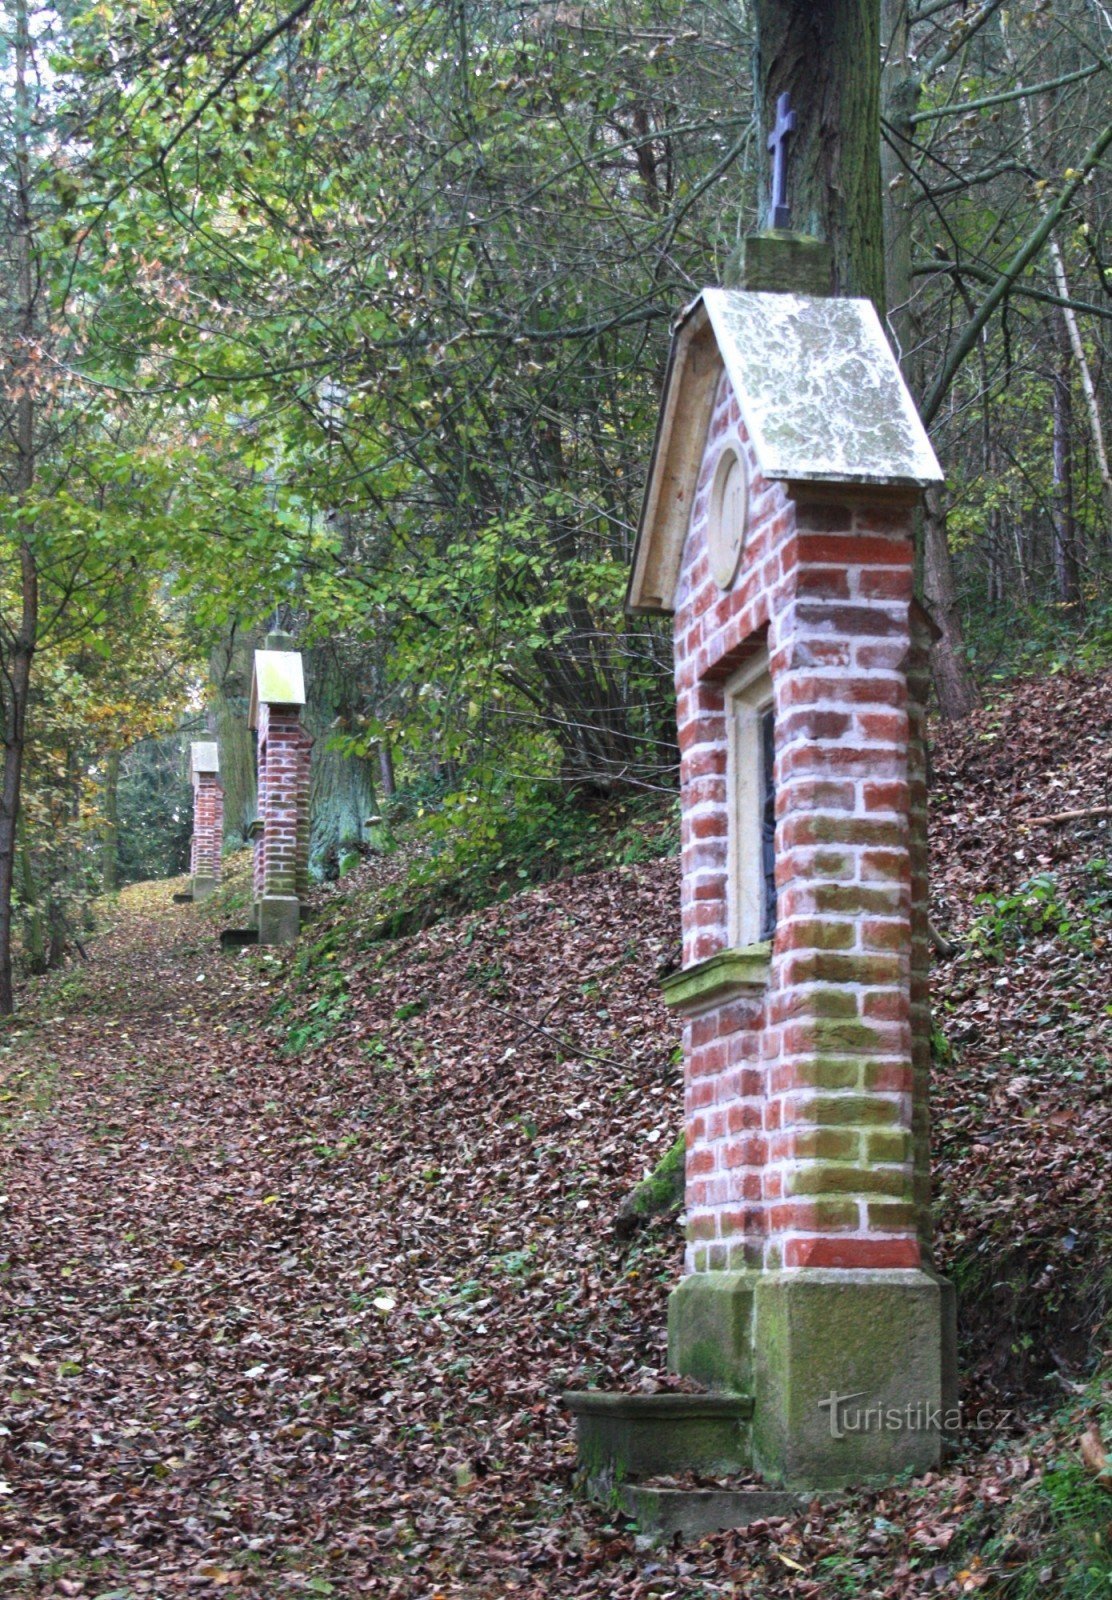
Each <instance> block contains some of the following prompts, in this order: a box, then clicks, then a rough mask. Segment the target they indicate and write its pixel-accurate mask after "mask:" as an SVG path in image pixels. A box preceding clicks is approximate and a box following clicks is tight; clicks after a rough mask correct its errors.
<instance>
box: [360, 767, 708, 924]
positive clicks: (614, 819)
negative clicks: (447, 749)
mask: <svg viewBox="0 0 1112 1600" xmlns="http://www.w3.org/2000/svg"><path fill="white" fill-rule="evenodd" d="M392 812H393V814H392V817H391V823H390V839H391V843H392V845H393V847H394V848H400V849H403V850H407V851H408V852H409V854H410V862H409V866H408V870H407V872H406V873H405V874H404V876H403V877H402V879H401V880H400V881H399V882H398V883H397V884H396V885H393V886H391V890H390V892H389V896H388V900H389V902H392V903H387V904H384V905H383V906H382V907H381V910H380V924H379V926H378V928H377V929H376V935H375V936H376V937H377V938H384V939H393V938H399V937H402V936H404V935H406V934H409V933H415V932H417V931H419V930H420V929H421V928H424V927H428V926H429V925H430V924H431V923H433V922H436V921H439V920H440V919H441V918H442V917H444V916H454V915H457V914H459V913H460V912H465V911H474V910H477V909H479V908H480V907H482V906H485V905H489V904H491V903H494V902H497V901H500V900H508V899H509V898H510V897H511V896H512V895H515V894H518V893H519V892H520V891H521V890H522V889H526V888H529V887H530V886H532V885H535V884H540V883H549V882H552V881H553V880H554V879H557V878H565V877H573V876H575V875H577V874H579V873H582V872H590V871H596V870H600V869H602V868H605V867H614V866H631V865H634V864H636V863H639V862H645V861H655V860H658V859H660V858H661V857H663V856H670V855H675V854H676V853H677V852H678V850H679V811H678V802H677V801H676V799H675V797H674V796H672V795H664V796H661V795H658V794H652V795H648V796H637V797H634V798H623V799H606V800H596V799H590V798H587V797H585V796H583V795H582V794H579V793H575V792H573V793H571V794H568V793H567V792H565V791H563V790H560V789H556V788H551V787H538V788H535V789H532V790H530V791H529V792H528V794H527V795H525V796H522V795H514V794H507V795H505V796H502V797H498V796H495V797H493V798H492V797H487V798H485V799H482V800H480V799H478V798H476V797H475V796H472V795H468V794H464V793H455V794H449V795H445V796H444V797H443V798H442V799H439V800H433V799H430V798H428V797H423V798H422V803H421V804H420V805H418V806H416V807H415V806H414V804H413V800H412V797H410V796H408V795H404V794H403V795H401V796H399V797H398V799H397V801H396V802H395V803H394V805H393V808H392Z"/></svg>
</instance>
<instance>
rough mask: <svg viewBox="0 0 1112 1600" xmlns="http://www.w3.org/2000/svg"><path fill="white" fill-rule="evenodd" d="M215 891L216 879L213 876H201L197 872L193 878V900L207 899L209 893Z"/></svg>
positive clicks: (211, 893)
mask: <svg viewBox="0 0 1112 1600" xmlns="http://www.w3.org/2000/svg"><path fill="white" fill-rule="evenodd" d="M215 893H216V879H215V878H208V877H201V875H200V874H198V875H197V876H196V877H195V878H194V879H193V898H194V900H207V899H208V898H209V896H210V895H213V894H215Z"/></svg>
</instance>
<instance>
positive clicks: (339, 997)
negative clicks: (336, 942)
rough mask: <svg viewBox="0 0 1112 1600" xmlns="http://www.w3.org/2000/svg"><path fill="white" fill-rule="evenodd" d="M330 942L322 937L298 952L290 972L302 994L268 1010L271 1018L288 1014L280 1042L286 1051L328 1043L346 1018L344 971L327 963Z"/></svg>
mask: <svg viewBox="0 0 1112 1600" xmlns="http://www.w3.org/2000/svg"><path fill="white" fill-rule="evenodd" d="M331 942H332V941H331V938H326V939H325V940H324V941H320V942H318V943H317V944H316V945H313V946H310V947H309V948H308V949H306V950H303V951H302V952H301V953H300V954H299V956H298V957H297V960H296V962H295V964H294V973H295V977H296V978H297V980H298V981H299V985H300V988H301V995H302V998H300V999H299V1000H298V1001H297V1002H296V1003H294V1002H293V1001H290V1000H286V1001H279V1002H278V1004H277V1005H275V1007H274V1009H273V1011H272V1013H271V1015H272V1017H273V1018H274V1019H275V1020H280V1019H281V1018H283V1017H285V1016H287V1015H291V1014H292V1019H293V1020H292V1021H291V1022H290V1024H289V1026H288V1028H287V1030H286V1040H285V1045H284V1049H285V1051H286V1054H287V1055H300V1054H301V1053H302V1052H303V1051H306V1050H317V1049H319V1048H320V1047H321V1045H326V1044H328V1042H329V1041H330V1040H331V1039H334V1038H335V1036H336V1034H337V1033H338V1032H339V1030H340V1029H341V1027H342V1026H343V1024H344V1023H345V1021H346V1020H347V1017H348V1013H349V1011H350V1008H351V996H350V994H349V992H348V985H347V979H346V978H345V977H344V974H343V973H342V972H338V971H337V970H336V968H335V967H333V966H330V965H328V963H329V962H330V961H331V959H332V952H331V949H330V948H329V946H330V944H331Z"/></svg>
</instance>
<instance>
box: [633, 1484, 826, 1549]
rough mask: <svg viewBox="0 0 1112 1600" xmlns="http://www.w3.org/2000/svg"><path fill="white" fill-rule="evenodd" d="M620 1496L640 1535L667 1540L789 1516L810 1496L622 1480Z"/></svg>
mask: <svg viewBox="0 0 1112 1600" xmlns="http://www.w3.org/2000/svg"><path fill="white" fill-rule="evenodd" d="M618 1500H619V1502H620V1504H621V1506H622V1509H623V1510H624V1511H625V1513H626V1515H627V1516H630V1517H632V1518H633V1520H634V1521H635V1522H636V1524H637V1526H638V1529H639V1530H640V1531H641V1532H642V1533H648V1534H657V1535H659V1536H660V1537H661V1538H663V1539H671V1538H672V1537H673V1535H675V1534H677V1533H678V1534H679V1535H680V1537H681V1538H684V1539H703V1538H705V1537H706V1535H707V1534H708V1533H720V1532H722V1531H723V1529H725V1528H746V1527H748V1526H749V1524H750V1523H751V1522H760V1521H763V1520H764V1519H765V1518H768V1517H791V1516H794V1515H795V1514H796V1513H797V1512H799V1511H802V1510H804V1509H805V1508H806V1507H807V1506H808V1505H810V1503H811V1497H810V1496H808V1495H802V1494H792V1493H791V1491H790V1490H788V1489H761V1488H752V1489H670V1488H662V1487H657V1486H656V1485H655V1484H648V1483H623V1484H622V1485H621V1486H620V1488H619V1489H618Z"/></svg>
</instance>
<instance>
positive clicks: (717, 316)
mask: <svg viewBox="0 0 1112 1600" xmlns="http://www.w3.org/2000/svg"><path fill="white" fill-rule="evenodd" d="M702 301H703V304H704V305H705V306H706V309H707V315H708V316H709V318H710V324H711V327H712V329H713V330H714V336H715V340H716V342H717V344H718V349H719V351H720V353H721V356H722V360H723V361H724V362H725V365H726V370H727V372H728V373H729V375H730V382H731V383H732V384H733V386H734V391H735V393H736V394H737V397H738V404H739V405H740V407H741V414H742V416H743V418H744V419H745V426H746V429H747V431H748V433H749V436H750V438H751V439H752V441H753V448H754V449H755V451H756V454H757V461H758V463H759V465H760V469H761V473H762V476H764V477H765V478H773V479H787V480H794V481H796V482H800V483H808V482H810V483H861V484H876V485H885V486H889V487H893V488H895V487H908V488H920V489H922V488H925V487H926V486H927V484H930V483H941V482H942V469H941V467H940V466H939V464H938V459H937V457H936V456H935V453H934V450H933V449H932V448H931V442H930V440H929V438H928V437H927V431H926V429H925V428H924V427H923V424H922V422H921V421H920V420H919V414H918V412H917V411H916V409H915V402H914V401H913V400H912V398H911V395H910V393H909V392H908V388H907V385H906V384H905V383H904V380H903V377H902V375H901V373H900V369H899V367H898V366H897V364H896V358H895V356H894V355H893V354H892V348H891V346H890V345H889V343H888V340H887V337H886V336H885V333H884V329H883V328H882V326H881V323H880V318H879V317H878V316H877V313H876V308H875V307H874V306H873V303H872V301H871V300H838V299H832V298H821V299H820V298H816V297H813V296H810V295H796V294H757V293H753V292H750V291H745V290H732V289H705V290H704V291H703V294H702Z"/></svg>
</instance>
